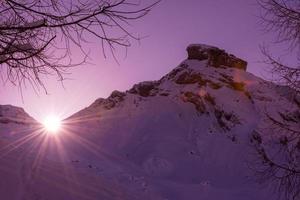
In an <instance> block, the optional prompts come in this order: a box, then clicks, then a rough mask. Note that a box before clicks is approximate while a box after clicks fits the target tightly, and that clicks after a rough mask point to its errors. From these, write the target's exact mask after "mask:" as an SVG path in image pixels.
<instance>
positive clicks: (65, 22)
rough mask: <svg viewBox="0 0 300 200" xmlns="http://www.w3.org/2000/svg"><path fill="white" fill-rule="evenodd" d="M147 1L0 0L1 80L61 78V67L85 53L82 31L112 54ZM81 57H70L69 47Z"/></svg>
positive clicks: (127, 38)
mask: <svg viewBox="0 0 300 200" xmlns="http://www.w3.org/2000/svg"><path fill="white" fill-rule="evenodd" d="M157 3H158V1H156V2H152V3H151V4H149V5H143V4H142V3H141V2H139V1H138V2H137V3H134V1H130V0H67V1H58V0H24V1H17V0H2V1H0V74H1V77H2V79H3V80H4V81H10V82H11V83H13V84H15V85H18V86H22V85H24V84H25V82H27V81H28V82H29V83H30V84H32V85H33V86H42V87H43V88H44V89H45V86H44V84H43V81H42V79H41V77H42V75H49V74H52V75H53V74H54V75H56V76H58V78H59V80H63V79H64V72H65V70H66V69H68V68H70V67H72V66H75V65H79V64H82V63H84V62H85V61H86V58H87V56H88V52H87V50H85V48H84V45H85V44H86V43H87V42H88V39H87V38H88V37H91V36H92V37H94V38H96V39H97V41H99V42H100V44H101V46H102V50H103V55H104V57H105V56H106V55H105V52H106V51H107V50H108V51H110V52H111V53H112V55H113V56H114V55H115V54H114V51H115V49H116V48H118V47H125V48H126V47H129V46H130V44H131V41H132V40H139V38H138V37H136V36H135V35H133V34H131V33H130V32H129V31H128V26H129V25H130V22H131V21H133V20H137V19H140V18H142V17H144V16H145V15H146V14H148V13H149V11H150V10H151V9H152V8H153V6H154V5H156V4H157ZM75 47H77V48H79V49H80V51H81V52H82V53H83V54H82V55H83V59H82V60H81V62H79V63H74V62H73V61H72V57H71V52H72V49H73V48H75Z"/></svg>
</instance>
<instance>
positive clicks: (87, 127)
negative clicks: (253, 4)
mask: <svg viewBox="0 0 300 200" xmlns="http://www.w3.org/2000/svg"><path fill="white" fill-rule="evenodd" d="M187 51H188V58H187V59H186V60H184V61H183V62H182V63H180V64H179V65H178V66H177V67H176V68H174V69H173V70H172V71H171V72H170V73H168V74H166V75H165V76H163V77H162V78H161V79H159V80H157V81H145V82H141V83H138V84H135V85H134V86H133V87H132V88H131V89H129V90H127V91H125V92H120V91H114V92H112V94H111V95H110V96H109V97H108V98H106V99H104V98H99V99H97V100H95V101H94V102H93V103H92V104H91V105H90V106H88V107H86V108H84V109H82V110H80V111H79V112H77V113H75V114H73V115H71V116H70V117H68V118H67V119H65V120H64V124H63V126H64V127H63V130H62V131H61V133H59V134H58V135H57V136H56V137H54V138H52V139H51V137H48V136H46V135H45V134H42V133H39V134H40V137H42V138H48V139H47V141H46V142H43V143H42V144H44V145H46V146H45V147H44V148H42V149H40V147H43V146H42V144H41V141H43V140H40V139H35V138H34V139H33V140H29V142H28V143H29V144H30V145H29V147H30V148H29V147H28V146H27V143H24V144H23V145H22V151H24V152H30V154H29V155H31V156H28V157H30V158H28V160H27V161H26V163H27V164H26V167H23V168H22V167H21V169H22V170H23V171H22V173H21V174H26V173H30V174H32V177H29V178H28V177H26V178H25V177H24V176H22V175H20V176H18V178H19V179H20V180H23V182H24V184H21V185H20V188H23V190H22V191H23V192H24V193H25V196H26V197H28V198H27V199H32V198H33V197H38V198H40V199H47V196H51V197H53V195H54V197H55V199H61V200H63V199H66V198H72V199H74V200H77V199H78V200H79V199H95V200H96V199H99V197H103V196H104V198H105V199H112V200H114V199H128V200H133V199H149V200H150V199H151V200H152V199H153V200H166V199H172V200H186V199H189V200H198V199H203V200H214V199H224V200H226V199H228V200H229V199H230V200H232V199H239V200H240V199H243V200H253V199H256V200H264V199H266V198H270V199H274V198H276V197H275V196H276V195H275V194H274V192H273V191H272V190H271V189H270V188H269V187H270V185H263V184H259V183H257V182H256V181H255V178H256V177H253V176H254V174H255V172H254V171H253V170H252V169H250V168H249V164H252V163H257V160H258V159H259V158H258V157H255V156H253V154H254V153H255V152H254V151H255V149H253V146H254V144H253V143H255V142H257V141H260V145H263V146H264V147H266V149H267V148H270V147H271V146H268V145H269V143H270V141H271V140H274V139H276V138H280V137H281V136H282V135H275V134H273V133H272V130H268V129H266V128H267V127H268V125H269V119H268V117H267V115H266V114H268V115H270V116H272V117H273V118H274V119H277V120H281V121H282V120H287V119H288V120H289V124H291V126H297V123H296V122H297V120H298V117H299V116H300V113H299V105H298V104H297V101H298V100H297V99H296V97H293V98H292V97H290V96H289V95H288V94H289V91H288V89H285V88H284V87H281V86H277V85H275V84H273V83H271V82H268V81H265V80H263V79H261V78H258V77H256V76H254V75H253V74H251V73H248V72H246V68H247V63H246V62H245V61H243V60H242V59H239V58H237V57H235V56H233V55H231V54H229V53H227V52H225V51H224V50H221V49H219V48H217V47H212V46H209V45H195V44H194V45H190V46H189V47H188V48H187ZM191 54H192V55H191ZM295 99H296V100H295ZM299 119H300V117H299ZM0 132H1V131H0ZM258 133H263V134H258ZM57 142H58V143H57ZM61 151H63V154H62V153H61ZM13 152H14V151H12V153H11V154H12V155H13V156H17V155H15V154H14V153H13ZM24 155H27V154H25V153H24ZM42 155H43V156H42ZM37 158H38V159H37ZM22 159H25V160H26V159H27V156H24V157H22ZM31 159H33V160H42V161H44V162H45V163H47V165H49V166H48V167H47V166H45V165H43V167H39V165H37V164H36V163H38V162H37V161H36V162H34V161H32V160H31ZM9 160H10V159H9ZM32 162H33V164H31V163H32ZM0 163H4V164H5V163H6V161H5V160H3V159H2V160H0ZM42 163H43V162H42ZM54 163H55V167H54V166H52V165H54ZM56 164H57V165H58V166H60V167H61V168H62V169H65V171H64V172H65V173H66V174H62V176H58V175H57V174H52V173H51V170H50V169H51V168H55V170H53V171H57V170H58V169H59V168H60V167H56ZM10 165H12V166H13V164H10ZM20 165H22V163H21V164H20ZM27 165H29V166H31V167H33V166H34V169H36V170H34V171H31V170H30V169H31V168H30V167H28V166H27ZM251 167H253V166H251ZM12 169H15V171H19V170H20V169H19V166H15V168H12ZM38 169H39V170H40V171H41V172H39V170H38ZM6 170H8V169H6ZM47 170H48V171H49V172H48V173H50V174H52V175H51V176H49V175H47ZM1 173H2V172H1V171H0V175H1ZM69 174H71V175H72V176H74V177H75V178H76V179H78V180H80V183H81V184H80V185H81V186H82V187H77V186H78V185H77V186H76V183H74V182H72V180H69V179H68V178H69V177H70V176H68V175H69ZM3 176H4V175H3ZM72 176H71V177H72ZM85 176H87V177H89V178H88V179H87V178H84V177H85ZM4 177H6V178H5V179H7V180H10V179H9V177H7V176H4ZM42 177H47V179H49V180H51V181H46V180H45V179H43V178H42ZM57 180H59V182H61V181H64V182H67V183H68V184H66V185H65V186H60V187H59V188H57V187H56V186H55V184H56V183H57V182H58V181H57ZM92 180H93V181H94V182H93V181H92ZM101 182H104V183H105V184H101ZM41 183H43V184H45V185H47V188H45V187H43V184H41ZM92 183H93V184H92ZM83 185H85V187H83ZM72 187H76V191H73V189H72ZM0 188H1V183H0ZM24 188H26V190H25V189H24ZM95 188H98V189H95ZM99 188H101V189H99ZM108 188H109V189H108ZM102 189H103V190H102ZM52 190H56V191H57V194H52V193H51V191H52ZM70 191H72V192H70ZM86 191H89V193H88V195H87V192H86ZM121 191H122V192H121ZM1 194H5V195H7V196H9V195H10V194H8V193H5V191H1V189H0V196H1ZM86 195H87V196H86ZM122 195H123V196H122ZM54 197H53V198H54ZM10 199H16V200H19V199H20V198H17V197H16V198H10Z"/></svg>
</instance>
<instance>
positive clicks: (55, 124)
mask: <svg viewBox="0 0 300 200" xmlns="http://www.w3.org/2000/svg"><path fill="white" fill-rule="evenodd" d="M43 125H44V127H45V129H46V131H47V132H48V133H57V132H58V131H59V129H60V127H61V120H60V118H59V117H57V116H54V115H50V116H48V117H46V118H45V120H44V121H43Z"/></svg>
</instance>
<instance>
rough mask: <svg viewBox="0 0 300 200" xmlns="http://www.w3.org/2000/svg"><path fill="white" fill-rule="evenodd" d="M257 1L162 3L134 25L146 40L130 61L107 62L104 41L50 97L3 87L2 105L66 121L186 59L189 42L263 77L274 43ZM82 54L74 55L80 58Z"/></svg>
mask: <svg viewBox="0 0 300 200" xmlns="http://www.w3.org/2000/svg"><path fill="white" fill-rule="evenodd" d="M258 16H259V8H258V6H257V5H256V0H163V1H162V2H161V3H160V4H159V5H158V6H156V7H155V8H154V9H153V10H152V12H151V13H150V14H149V15H147V16H146V17H144V18H142V19H141V20H139V21H136V22H134V23H132V26H133V28H132V30H134V33H136V34H138V35H141V36H147V37H146V38H145V39H143V40H142V41H141V43H140V44H138V43H137V42H133V45H132V47H131V48H129V50H128V52H127V57H126V58H124V57H125V56H122V54H121V56H119V63H120V64H119V65H118V64H117V63H116V62H115V61H114V60H113V58H112V57H108V58H106V59H104V57H103V55H102V51H101V46H100V43H97V42H96V41H95V43H93V44H91V45H90V46H88V48H90V49H91V59H92V60H90V62H91V63H92V64H85V65H84V66H81V67H77V68H74V69H72V70H71V72H72V74H70V75H68V76H67V77H68V78H69V79H70V80H66V81H65V82H64V87H62V85H61V83H60V82H57V81H56V79H55V78H49V79H48V80H47V81H46V84H47V90H48V92H49V94H48V95H46V94H45V93H44V92H43V91H42V90H41V91H40V92H39V93H38V94H36V93H35V92H34V91H33V90H32V88H30V87H28V88H27V89H23V100H22V97H21V95H20V92H19V90H18V88H16V87H14V86H12V85H11V84H2V85H0V104H11V105H15V106H20V107H23V108H24V109H25V111H26V112H28V113H29V114H30V115H31V116H33V117H34V118H36V119H37V120H43V118H45V117H46V116H47V115H49V114H58V115H60V117H61V118H65V117H68V116H69V115H71V114H73V113H75V112H77V111H79V110H80V109H83V108H84V107H87V106H89V105H90V104H91V103H92V102H93V101H95V100H96V99H97V98H99V97H107V96H108V95H109V94H110V93H111V92H112V91H113V90H121V91H125V90H127V89H129V88H130V87H131V86H132V85H133V84H134V83H137V82H140V81H145V80H156V79H159V78H160V77H161V76H163V75H164V74H166V73H168V72H169V71H170V70H171V69H173V68H174V67H176V66H177V65H178V64H179V63H180V62H181V61H183V60H184V59H185V58H186V57H187V55H186V51H185V49H186V47H187V45H188V44H190V43H205V44H210V45H214V46H217V47H220V48H223V49H226V50H227V51H228V52H230V53H232V54H234V55H236V56H238V57H240V58H243V59H245V60H247V61H248V71H249V72H251V73H254V74H256V75H258V76H261V75H262V73H263V64H261V63H259V61H261V60H262V56H261V53H260V50H259V45H261V44H263V43H264V42H266V43H267V42H269V41H271V38H272V36H271V35H270V34H266V33H264V32H263V31H262V28H261V26H260V23H259V18H258ZM76 53H77V52H73V55H74V56H76Z"/></svg>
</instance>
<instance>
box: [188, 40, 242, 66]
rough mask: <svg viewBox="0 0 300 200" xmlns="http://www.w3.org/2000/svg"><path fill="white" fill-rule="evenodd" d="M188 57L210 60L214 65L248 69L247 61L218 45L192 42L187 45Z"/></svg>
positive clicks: (210, 63) (211, 64)
mask: <svg viewBox="0 0 300 200" xmlns="http://www.w3.org/2000/svg"><path fill="white" fill-rule="evenodd" d="M187 52H188V59H196V60H208V64H209V65H210V66H212V67H221V66H226V67H231V68H237V69H242V70H244V71H246V69H247V62H246V61H244V60H242V59H240V58H237V57H235V56H234V55H232V54H228V53H227V52H226V51H225V50H222V49H219V48H217V47H213V46H208V45H202V44H192V45H189V46H188V47H187Z"/></svg>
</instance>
